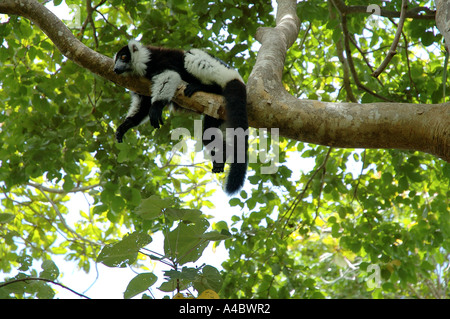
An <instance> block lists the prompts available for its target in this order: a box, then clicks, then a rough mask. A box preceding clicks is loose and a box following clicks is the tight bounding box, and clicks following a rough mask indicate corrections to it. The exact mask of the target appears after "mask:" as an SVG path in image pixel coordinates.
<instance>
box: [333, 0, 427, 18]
mask: <svg viewBox="0 0 450 319" xmlns="http://www.w3.org/2000/svg"><path fill="white" fill-rule="evenodd" d="M333 1H334V3H335V6H336V8H338V10H339V11H340V12H342V13H345V14H355V13H365V14H367V13H368V12H367V6H347V5H346V4H345V3H344V1H343V0H333ZM369 3H370V2H369ZM421 12H425V14H420V13H421ZM400 15H401V12H397V11H391V10H386V9H383V8H381V11H380V16H382V17H386V18H398V17H400ZM435 16H436V11H434V10H431V9H430V8H427V7H416V8H412V9H410V10H408V11H406V12H405V17H406V18H412V19H418V20H434V18H435Z"/></svg>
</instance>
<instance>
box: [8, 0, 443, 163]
mask: <svg viewBox="0 0 450 319" xmlns="http://www.w3.org/2000/svg"><path fill="white" fill-rule="evenodd" d="M334 2H335V3H337V5H339V4H341V3H342V1H339V0H334ZM365 10H366V7H364V12H365ZM0 13H6V14H14V15H20V16H23V17H25V18H27V19H29V20H31V21H32V22H33V23H35V24H36V25H37V26H38V27H39V28H40V29H41V30H42V31H43V32H45V33H46V34H47V36H48V37H49V38H50V39H51V40H52V41H53V43H54V44H55V45H56V47H57V48H58V49H59V50H60V51H61V53H62V54H64V55H65V56H66V57H67V58H69V59H71V60H72V61H74V62H75V63H77V64H78V65H80V66H81V67H83V68H86V69H88V70H90V71H91V72H93V73H95V74H97V75H99V76H101V77H104V78H105V79H108V80H110V81H112V82H114V83H116V84H118V85H120V86H123V87H126V88H128V89H130V90H133V91H136V92H138V93H141V94H149V87H150V82H149V81H148V80H146V79H143V78H137V77H124V76H118V75H116V74H115V73H114V72H113V71H112V67H113V61H112V59H111V58H109V57H106V56H103V55H102V54H100V53H97V52H95V51H93V50H91V49H90V48H88V47H86V46H85V45H84V44H82V43H81V42H80V41H78V39H76V38H75V37H74V36H73V34H72V32H71V31H70V30H69V29H67V27H66V26H65V25H64V24H63V23H62V22H61V21H60V20H59V19H58V18H57V17H56V16H55V15H54V14H53V13H51V12H50V11H49V10H48V9H46V8H45V7H44V6H43V5H41V4H40V3H39V2H37V1H36V0H3V1H2V2H0ZM348 13H353V11H352V12H348ZM382 14H383V11H382ZM407 17H408V14H407ZM299 29H300V22H299V19H298V17H297V12H296V1H294V0H278V12H277V18H276V27H275V28H267V27H266V28H260V29H259V30H258V31H257V34H256V38H257V40H258V41H259V42H261V44H262V46H261V49H260V51H259V53H258V57H257V61H256V64H255V66H254V68H253V70H252V73H251V75H250V77H249V80H248V84H247V92H248V102H249V104H248V115H249V124H250V126H253V127H257V128H258V127H262V128H267V129H270V128H279V133H280V135H282V136H285V137H288V138H292V139H295V140H299V141H304V142H309V143H315V144H322V145H327V146H333V147H344V148H397V149H408V150H418V151H423V152H427V153H431V154H434V155H436V156H439V157H441V158H443V159H445V160H446V161H449V162H450V104H447V103H446V104H435V105H418V104H402V103H371V104H355V103H332V102H328V103H327V102H321V101H311V100H298V99H297V98H295V97H294V96H292V95H290V94H289V93H288V92H287V91H286V90H285V89H284V87H283V85H282V72H283V69H284V62H285V57H286V52H287V50H288V49H289V47H290V46H291V45H292V44H293V43H294V42H295V41H296V39H297V37H298V32H299ZM347 58H349V57H348V56H347ZM349 61H350V60H349ZM182 90H183V88H182V87H181V88H179V90H178V94H177V96H176V97H175V98H174V101H175V102H176V103H177V104H179V105H181V106H183V107H186V108H188V109H192V110H194V111H197V112H201V113H205V114H208V115H210V116H213V117H221V118H223V117H224V116H225V111H224V103H223V98H222V97H220V96H217V95H213V94H207V93H198V94H196V95H195V99H190V98H187V97H185V96H184V95H183V93H182Z"/></svg>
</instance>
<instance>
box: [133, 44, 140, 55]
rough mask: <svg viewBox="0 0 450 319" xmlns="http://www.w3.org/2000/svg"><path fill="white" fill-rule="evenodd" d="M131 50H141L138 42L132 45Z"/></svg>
mask: <svg viewBox="0 0 450 319" xmlns="http://www.w3.org/2000/svg"><path fill="white" fill-rule="evenodd" d="M131 50H133V53H134V52H136V51H139V48H138V46H137V44H133V45H132V46H131Z"/></svg>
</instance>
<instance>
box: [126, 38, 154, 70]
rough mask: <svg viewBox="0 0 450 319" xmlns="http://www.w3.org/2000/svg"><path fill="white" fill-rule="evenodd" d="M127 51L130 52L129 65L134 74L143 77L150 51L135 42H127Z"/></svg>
mask: <svg viewBox="0 0 450 319" xmlns="http://www.w3.org/2000/svg"><path fill="white" fill-rule="evenodd" d="M128 49H130V52H131V65H132V66H133V70H134V73H136V74H137V75H140V76H144V75H145V72H146V71H147V63H148V62H149V61H150V59H151V52H150V50H149V49H147V48H146V47H145V46H144V45H142V44H140V43H139V42H138V41H136V40H130V42H128Z"/></svg>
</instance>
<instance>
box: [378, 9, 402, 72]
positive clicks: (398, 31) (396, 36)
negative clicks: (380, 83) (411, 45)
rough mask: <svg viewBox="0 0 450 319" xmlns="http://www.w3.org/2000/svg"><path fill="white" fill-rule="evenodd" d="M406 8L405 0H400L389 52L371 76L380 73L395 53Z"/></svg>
mask: <svg viewBox="0 0 450 319" xmlns="http://www.w3.org/2000/svg"><path fill="white" fill-rule="evenodd" d="M406 9H408V3H407V0H402V11H401V14H400V21H399V22H398V26H397V31H396V32H395V37H394V41H392V45H391V48H390V49H389V52H388V54H387V56H386V57H385V59H384V60H383V62H382V63H381V64H380V66H379V67H378V69H376V70H375V71H374V72H373V73H372V76H373V77H375V78H376V77H378V76H379V75H380V74H381V72H383V70H384V69H385V68H386V67H387V66H388V64H389V62H391V60H392V58H393V57H394V55H396V54H397V45H398V41H400V37H401V35H402V30H403V24H404V22H405V19H406V12H407V11H406Z"/></svg>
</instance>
